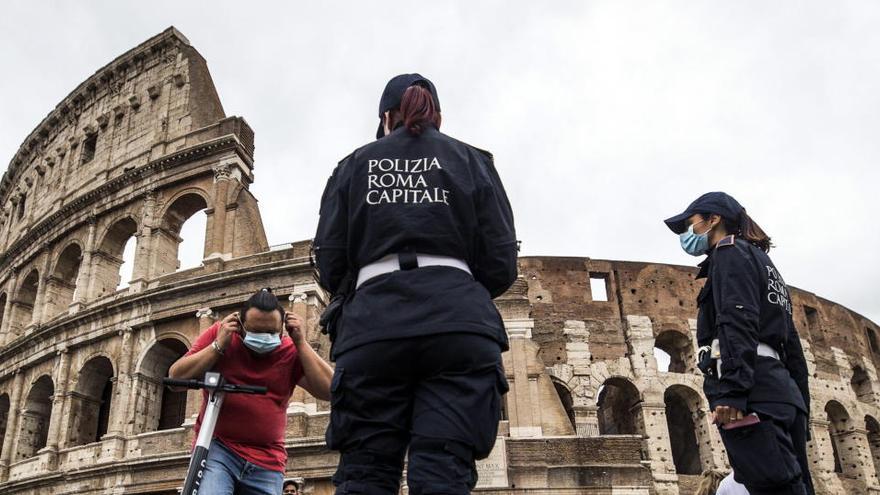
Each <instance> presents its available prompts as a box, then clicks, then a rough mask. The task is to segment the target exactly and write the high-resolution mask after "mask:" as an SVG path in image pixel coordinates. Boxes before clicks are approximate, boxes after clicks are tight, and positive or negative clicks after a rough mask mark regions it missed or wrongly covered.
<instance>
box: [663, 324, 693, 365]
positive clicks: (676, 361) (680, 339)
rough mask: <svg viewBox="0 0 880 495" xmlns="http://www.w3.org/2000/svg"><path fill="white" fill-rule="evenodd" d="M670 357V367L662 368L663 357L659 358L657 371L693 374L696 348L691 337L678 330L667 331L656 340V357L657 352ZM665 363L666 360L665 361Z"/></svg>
mask: <svg viewBox="0 0 880 495" xmlns="http://www.w3.org/2000/svg"><path fill="white" fill-rule="evenodd" d="M658 350H659V351H661V352H663V353H665V354H666V356H668V361H666V362H668V363H669V365H668V367H666V368H665V369H664V367H662V366H661V357H662V355H661V357H658V358H657V370H658V371H668V372H670V373H692V372H693V371H694V346H693V343H692V342H691V339H690V337H688V336H686V335H685V334H683V333H681V332H679V331H677V330H665V331H663V332H660V334H659V335H657V337H656V338H655V339H654V351H655V356H656V355H657V354H658V353H657V351H658ZM664 361H665V360H664Z"/></svg>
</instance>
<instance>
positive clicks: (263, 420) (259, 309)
mask: <svg viewBox="0 0 880 495" xmlns="http://www.w3.org/2000/svg"><path fill="white" fill-rule="evenodd" d="M282 328H286V329H287V332H286V334H285V332H283V331H282ZM208 371H216V372H219V373H220V374H221V375H223V377H224V379H225V380H226V381H228V382H230V383H234V384H239V385H264V386H266V387H267V388H268V391H267V393H266V395H245V394H228V395H227V396H226V398H225V400H224V402H223V408H222V410H221V411H220V417H219V418H218V420H217V426H216V428H215V430H214V437H213V440H212V441H211V446H210V449H209V453H208V458H207V464H206V466H205V474H204V477H203V478H202V481H201V484H200V488H199V492H200V493H205V494H210V495H232V494H233V493H235V494H236V495H278V494H279V493H281V485H282V483H283V482H284V471H285V469H286V464H287V450H286V449H285V447H284V430H285V426H286V423H287V403H288V401H289V400H290V396H291V394H293V389H294V388H295V387H296V386H297V385H299V386H300V387H302V388H304V389H305V390H306V391H307V392H309V393H310V394H312V395H313V396H314V397H316V398H318V399H321V400H329V399H330V380H331V378H332V376H333V369H332V368H331V367H330V365H329V364H327V363H326V362H325V361H324V360H323V359H321V357H320V356H318V354H317V353H316V352H315V351H314V349H312V347H311V346H310V345H309V343H308V342H307V341H306V340H305V338H304V335H303V331H302V320H301V319H300V318H299V316H297V315H295V314H294V313H287V312H285V311H284V309H283V308H282V307H281V305H280V304H279V303H278V298H276V297H275V295H274V294H272V291H271V290H269V289H262V290H261V291H259V292H257V293H256V294H254V295H253V296H251V298H250V299H248V301H247V302H246V303H245V304H244V306H243V307H242V309H241V311H240V312H237V313H232V314H230V315H229V316H227V317H226V318H224V319H223V320H222V321H220V322H218V323H215V324H214V325H212V326H211V327H209V328H208V329H206V330H205V331H203V332H202V334H201V335H199V337H198V339H196V342H195V343H194V344H193V346H192V348H191V349H190V350H189V352H187V353H186V354H185V355H184V356H183V357H181V358H180V359H178V360H177V362H175V363H174V364H173V365H172V366H171V369H170V370H169V371H168V374H169V376H170V377H171V378H176V379H181V380H186V379H191V378H199V379H200V378H202V377H203V376H204V374H205V373H206V372H208ZM204 398H207V392H204V393H203V400H202V408H201V412H199V418H198V420H197V421H196V426H195V430H196V436H198V431H199V428H200V427H201V424H202V418H203V415H204V414H205V405H206V402H205V400H204Z"/></svg>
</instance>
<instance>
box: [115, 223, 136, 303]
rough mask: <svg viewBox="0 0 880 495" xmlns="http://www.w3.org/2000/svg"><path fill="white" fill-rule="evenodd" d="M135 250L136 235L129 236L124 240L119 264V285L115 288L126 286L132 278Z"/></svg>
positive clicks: (120, 288)
mask: <svg viewBox="0 0 880 495" xmlns="http://www.w3.org/2000/svg"><path fill="white" fill-rule="evenodd" d="M136 252H137V237H134V236H132V237H129V238H128V240H127V241H125V247H124V248H123V249H122V265H120V266H119V285H117V286H116V290H122V289H125V288H127V287H128V284H129V282H131V280H132V279H133V278H134V256H135V254H136Z"/></svg>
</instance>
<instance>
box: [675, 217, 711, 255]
mask: <svg viewBox="0 0 880 495" xmlns="http://www.w3.org/2000/svg"><path fill="white" fill-rule="evenodd" d="M703 222H705V220H703ZM703 222H697V223H695V224H692V225H691V226H690V227H688V229H687V232H682V233H681V234H679V236H678V237H679V241H681V248H682V249H684V252H686V253H687V254H689V255H691V256H702V255H704V254H706V252H707V251H709V231H711V230H712V229H709V230H707V231H706V232H704V233H702V234H695V233H694V225H699V224H701V223H703Z"/></svg>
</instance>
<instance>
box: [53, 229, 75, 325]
mask: <svg viewBox="0 0 880 495" xmlns="http://www.w3.org/2000/svg"><path fill="white" fill-rule="evenodd" d="M82 258H83V251H82V246H81V245H80V244H79V243H78V242H75V241H74V242H71V243H69V244H68V245H67V246H66V247H65V248H64V249H63V250H61V252H60V254H59V255H58V258H57V259H56V260H55V264H54V267H53V268H52V272H51V273H52V274H51V276H49V278H48V279H47V283H46V298H45V300H46V313H45V314H46V315H47V316H48V317H49V318H52V317H54V316H57V315H59V314H63V313H66V312H67V310H68V306H70V303H72V302H73V299H74V297H75V295H76V292H77V291H79V290H82V288H81V287H77V285H76V282H77V279H78V277H79V271H80V269H81V264H82Z"/></svg>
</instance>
